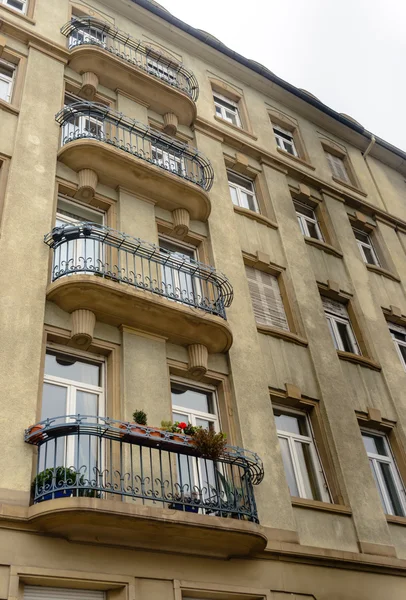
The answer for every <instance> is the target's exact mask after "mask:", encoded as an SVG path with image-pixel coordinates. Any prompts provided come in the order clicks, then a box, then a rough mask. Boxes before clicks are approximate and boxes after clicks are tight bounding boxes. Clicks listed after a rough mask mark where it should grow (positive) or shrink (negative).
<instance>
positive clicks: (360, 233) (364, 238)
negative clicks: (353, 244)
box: [353, 229, 369, 244]
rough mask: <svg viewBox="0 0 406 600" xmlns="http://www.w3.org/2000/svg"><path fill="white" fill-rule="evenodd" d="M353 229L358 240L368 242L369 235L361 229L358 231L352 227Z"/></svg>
mask: <svg viewBox="0 0 406 600" xmlns="http://www.w3.org/2000/svg"><path fill="white" fill-rule="evenodd" d="M353 231H354V235H355V237H356V239H357V240H360V242H365V243H367V244H369V236H368V234H367V233H364V232H363V231H359V230H358V229H354V230H353Z"/></svg>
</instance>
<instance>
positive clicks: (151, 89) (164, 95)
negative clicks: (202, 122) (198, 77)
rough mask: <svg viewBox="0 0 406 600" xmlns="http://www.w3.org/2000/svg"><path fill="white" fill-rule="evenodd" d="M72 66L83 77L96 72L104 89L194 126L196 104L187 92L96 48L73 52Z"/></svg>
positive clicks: (79, 49)
mask: <svg viewBox="0 0 406 600" xmlns="http://www.w3.org/2000/svg"><path fill="white" fill-rule="evenodd" d="M69 67H70V68H71V69H73V70H74V71H76V73H79V74H80V75H82V74H83V73H86V72H89V71H90V72H92V73H95V74H96V75H97V77H98V78H99V81H100V83H101V84H102V85H104V86H105V87H107V88H109V89H112V90H116V89H119V90H122V91H123V92H126V93H127V94H130V95H131V96H133V97H134V100H135V101H137V100H141V101H142V102H143V103H145V104H147V105H148V107H149V108H151V109H152V110H154V111H155V112H157V113H158V114H161V115H164V114H165V113H167V112H171V113H174V114H175V115H176V116H177V117H178V119H179V123H181V124H182V125H191V124H192V123H193V121H194V120H195V118H196V106H195V103H194V102H193V100H192V99H191V98H189V97H188V96H187V95H186V94H185V93H183V92H182V91H180V90H179V89H177V88H176V87H173V86H171V85H169V84H168V83H165V81H163V80H162V79H160V78H159V77H156V76H155V75H149V74H148V73H147V72H145V71H144V70H143V69H141V68H137V67H136V66H133V65H132V64H131V63H129V62H126V61H125V60H123V59H121V58H118V57H116V56H114V54H112V53H110V52H108V51H107V50H104V49H103V48H100V47H98V46H96V45H94V46H92V45H84V46H77V47H76V48H74V49H73V50H71V57H70V60H69Z"/></svg>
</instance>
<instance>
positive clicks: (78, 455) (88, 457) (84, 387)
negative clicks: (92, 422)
mask: <svg viewBox="0 0 406 600" xmlns="http://www.w3.org/2000/svg"><path fill="white" fill-rule="evenodd" d="M103 366H104V365H103V363H102V362H98V361H93V360H91V359H89V360H87V359H84V358H79V357H78V356H75V355H70V354H65V353H62V352H57V351H53V350H48V351H47V353H46V357H45V375H44V387H43V394H42V414H41V420H44V419H48V418H49V419H52V418H55V417H65V416H66V419H65V421H66V422H69V417H68V415H78V414H80V415H91V416H103V415H104V392H103V389H104V386H103V379H104V374H103V371H104V369H103ZM46 447H47V448H46V452H45V455H42V456H40V461H39V464H40V470H43V469H46V468H49V467H58V466H65V467H71V466H73V465H78V466H81V465H85V466H86V467H87V468H88V469H89V471H88V473H89V475H88V476H91V475H90V474H91V473H92V469H93V466H95V465H96V464H97V455H98V454H97V453H98V452H99V450H98V448H97V438H96V437H92V436H86V435H83V436H82V435H81V436H80V443H79V436H69V437H67V438H66V439H65V438H61V439H60V440H50V441H48V443H47V444H46Z"/></svg>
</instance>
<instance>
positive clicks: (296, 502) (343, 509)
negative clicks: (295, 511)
mask: <svg viewBox="0 0 406 600" xmlns="http://www.w3.org/2000/svg"><path fill="white" fill-rule="evenodd" d="M292 506H299V507H300V508H315V509H316V510H324V511H326V512H332V513H336V514H337V513H340V514H342V515H352V510H351V508H350V507H349V506H345V505H343V504H330V502H321V501H320V500H309V499H308V498H297V497H296V496H292Z"/></svg>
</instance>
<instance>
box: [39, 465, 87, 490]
mask: <svg viewBox="0 0 406 600" xmlns="http://www.w3.org/2000/svg"><path fill="white" fill-rule="evenodd" d="M54 478H55V487H56V488H58V487H61V488H62V486H63V484H65V483H66V485H67V486H68V487H73V486H75V485H83V484H84V478H83V475H80V473H77V472H76V471H75V469H71V468H70V467H55V468H51V469H45V471H41V473H38V475H37V476H36V477H35V478H34V481H33V482H32V488H33V490H35V489H38V490H44V489H45V487H48V486H49V487H51V486H52V484H53V481H54Z"/></svg>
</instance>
